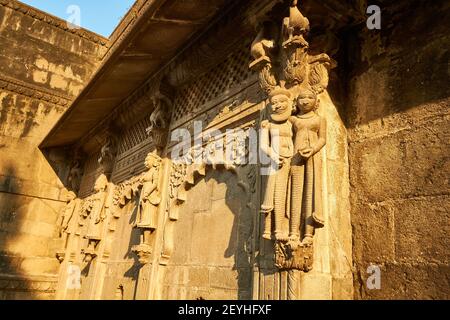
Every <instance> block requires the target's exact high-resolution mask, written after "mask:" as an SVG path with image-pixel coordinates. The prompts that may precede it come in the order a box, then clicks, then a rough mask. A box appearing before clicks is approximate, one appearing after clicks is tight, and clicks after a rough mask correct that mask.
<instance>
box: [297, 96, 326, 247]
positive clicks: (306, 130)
mask: <svg viewBox="0 0 450 320" xmlns="http://www.w3.org/2000/svg"><path fill="white" fill-rule="evenodd" d="M318 104H319V101H318V98H317V95H316V94H315V93H314V92H313V91H312V90H308V89H304V90H302V91H301V92H300V94H299V96H298V98H297V99H296V108H297V114H296V115H295V116H292V117H290V122H291V123H292V126H293V129H294V136H295V137H294V156H293V158H292V163H291V175H292V177H291V181H292V182H291V183H292V185H291V217H290V224H289V239H290V241H291V242H293V243H297V244H298V243H299V240H300V226H301V225H302V223H300V220H301V219H304V220H303V221H304V235H303V239H302V244H303V245H310V244H312V241H313V235H314V229H315V228H316V227H323V225H324V219H323V214H322V205H321V204H322V202H321V194H322V183H321V181H322V180H321V179H322V178H321V165H322V161H321V156H320V152H319V151H320V150H321V149H322V148H323V147H324V146H325V143H326V127H327V124H326V120H325V118H323V117H321V116H319V115H318V114H317V113H316V109H317V107H318Z"/></svg>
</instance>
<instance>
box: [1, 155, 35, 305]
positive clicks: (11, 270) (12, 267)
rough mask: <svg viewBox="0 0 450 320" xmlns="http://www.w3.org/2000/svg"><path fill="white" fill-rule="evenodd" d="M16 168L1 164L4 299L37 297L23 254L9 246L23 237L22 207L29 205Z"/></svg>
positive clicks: (2, 292)
mask: <svg viewBox="0 0 450 320" xmlns="http://www.w3.org/2000/svg"><path fill="white" fill-rule="evenodd" d="M16 176H17V173H16V169H15V167H14V166H13V165H11V164H6V165H3V166H2V167H1V168H0V183H1V184H0V223H1V227H0V299H1V300H14V299H35V298H36V296H35V294H34V293H33V291H32V285H31V282H30V281H29V280H27V278H26V275H24V274H23V272H22V269H21V263H22V261H23V259H24V258H23V257H20V256H18V255H17V254H15V253H12V252H10V251H9V247H10V245H11V244H13V243H14V242H16V241H20V230H21V228H22V224H23V222H24V219H23V218H24V217H23V216H22V215H24V214H26V212H23V210H22V207H23V206H24V205H25V203H24V202H22V201H21V199H23V197H22V196H20V194H21V188H20V186H19V185H18V184H17V183H16V182H15V181H14V177H16Z"/></svg>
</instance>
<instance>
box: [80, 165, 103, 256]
mask: <svg viewBox="0 0 450 320" xmlns="http://www.w3.org/2000/svg"><path fill="white" fill-rule="evenodd" d="M107 187H108V179H107V177H106V175H105V174H103V173H102V174H100V176H99V177H98V178H97V179H96V181H95V185H94V194H93V195H91V196H90V197H89V198H88V199H87V200H86V201H85V202H84V208H83V214H84V215H85V216H87V219H88V224H87V231H86V238H87V239H88V247H87V248H86V249H85V250H84V253H85V256H86V260H87V261H90V260H91V259H92V257H94V256H95V247H96V246H97V244H98V242H100V240H101V239H102V229H103V228H102V227H103V221H104V220H105V218H106V210H107V206H106V197H107Z"/></svg>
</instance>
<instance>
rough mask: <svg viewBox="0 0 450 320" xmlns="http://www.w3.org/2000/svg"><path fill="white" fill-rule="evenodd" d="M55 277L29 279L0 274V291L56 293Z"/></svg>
mask: <svg viewBox="0 0 450 320" xmlns="http://www.w3.org/2000/svg"><path fill="white" fill-rule="evenodd" d="M56 285H57V278H56V277H36V278H35V277H30V278H25V277H22V276H16V275H6V274H0V290H2V291H21V292H47V293H54V292H55V291H56Z"/></svg>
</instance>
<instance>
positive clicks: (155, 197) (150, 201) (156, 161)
mask: <svg viewBox="0 0 450 320" xmlns="http://www.w3.org/2000/svg"><path fill="white" fill-rule="evenodd" d="M145 166H146V168H147V169H148V171H147V172H146V173H145V174H144V176H143V180H142V181H143V185H142V189H141V193H140V198H139V204H138V210H137V221H136V228H139V229H142V235H141V242H140V244H139V245H137V246H134V247H133V249H132V251H133V252H135V253H136V254H137V255H138V257H139V261H140V262H141V263H145V262H146V261H147V258H148V256H149V255H150V252H151V250H150V236H151V234H152V232H153V231H154V230H155V229H156V228H157V223H158V206H159V204H160V202H161V196H160V190H159V182H160V171H161V170H160V169H161V158H160V157H159V156H158V155H157V154H156V153H149V154H148V155H147V157H146V159H145Z"/></svg>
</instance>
